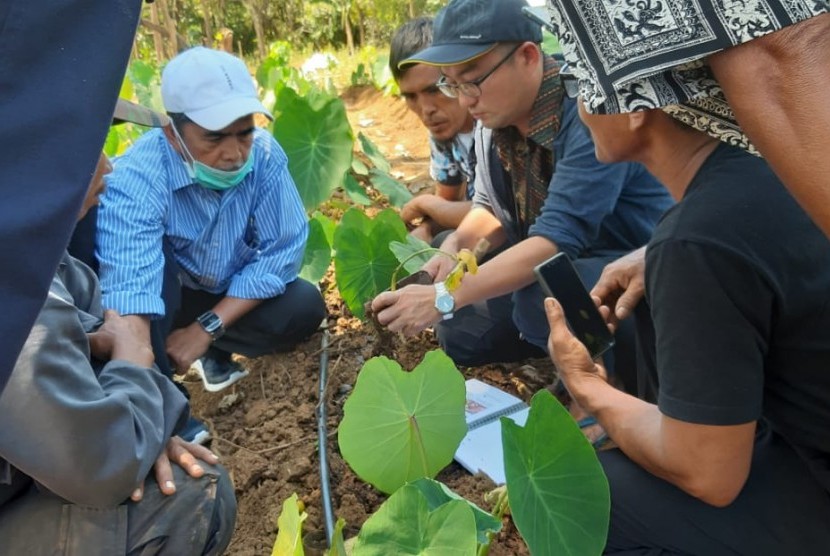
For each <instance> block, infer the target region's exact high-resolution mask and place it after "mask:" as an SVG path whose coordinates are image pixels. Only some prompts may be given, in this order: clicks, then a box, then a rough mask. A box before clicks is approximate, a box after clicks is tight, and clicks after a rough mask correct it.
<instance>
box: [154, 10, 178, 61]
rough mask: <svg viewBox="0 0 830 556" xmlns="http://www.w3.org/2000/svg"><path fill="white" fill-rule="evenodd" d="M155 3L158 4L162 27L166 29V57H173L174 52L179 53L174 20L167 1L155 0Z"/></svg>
mask: <svg viewBox="0 0 830 556" xmlns="http://www.w3.org/2000/svg"><path fill="white" fill-rule="evenodd" d="M155 4H158V7H159V11H160V13H161V17H162V19H163V20H164V21H163V22H162V24H163V25H164V28H165V29H167V38H168V41H167V52H168V58H171V59H172V58H175V56H176V54H178V53H179V44H178V43H179V41H178V33H177V32H176V20H175V19H173V14H172V13H171V12H170V6H169V4H168V3H167V0H156V1H155Z"/></svg>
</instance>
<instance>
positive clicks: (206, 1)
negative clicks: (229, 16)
mask: <svg viewBox="0 0 830 556" xmlns="http://www.w3.org/2000/svg"><path fill="white" fill-rule="evenodd" d="M212 12H213V10H211V7H210V0H202V15H203V18H204V26H203V27H202V28H203V29H204V31H205V38H204V40H203V41H202V44H203V45H205V46H209V47H212V46H213V40H214V39H213V21H212V17H211V13H212Z"/></svg>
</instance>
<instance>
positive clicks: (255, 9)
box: [245, 0, 268, 60]
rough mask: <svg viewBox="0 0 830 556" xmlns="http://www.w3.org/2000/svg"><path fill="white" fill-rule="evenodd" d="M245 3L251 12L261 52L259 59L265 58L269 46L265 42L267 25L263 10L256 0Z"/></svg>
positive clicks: (248, 0) (259, 51) (257, 45)
mask: <svg viewBox="0 0 830 556" xmlns="http://www.w3.org/2000/svg"><path fill="white" fill-rule="evenodd" d="M245 5H246V6H247V7H248V11H249V12H250V13H251V21H252V22H253V24H254V33H255V34H256V47H257V52H258V53H259V59H260V60H264V59H265V57H266V56H268V48H267V45H266V44H265V26H264V25H263V22H262V19H263V18H262V11H261V10H260V9H259V5H258V4H257V2H256V1H255V0H247V1H246V2H245Z"/></svg>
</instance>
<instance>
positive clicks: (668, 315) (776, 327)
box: [646, 145, 830, 487]
mask: <svg viewBox="0 0 830 556" xmlns="http://www.w3.org/2000/svg"><path fill="white" fill-rule="evenodd" d="M646 292H647V294H646V295H647V299H648V301H649V304H650V307H651V312H652V317H653V319H654V328H655V333H656V352H655V356H656V367H657V369H656V372H657V377H658V381H659V394H658V406H659V408H660V410H661V411H662V412H663V413H664V414H665V415H668V416H670V417H673V418H675V419H679V420H681V421H686V422H692V423H700V424H709V425H734V424H741V423H747V422H751V421H755V420H758V419H761V418H763V419H765V420H766V421H767V422H768V423H769V425H770V426H771V427H772V428H773V430H775V431H776V432H778V433H779V434H781V435H782V436H783V437H784V438H786V439H787V440H788V441H789V442H790V443H791V444H792V445H793V446H795V447H796V448H797V449H798V450H799V451H800V453H801V454H802V455H803V456H804V457H805V458H806V459H808V460H811V466H812V467H813V468H814V470H815V471H817V474H818V476H819V478H820V480H821V481H822V482H823V484H824V485H825V486H827V487H830V472H828V470H830V241H828V240H827V238H826V237H825V236H824V234H823V233H822V232H821V231H820V230H819V229H818V228H817V227H816V226H815V225H814V224H813V223H812V221H811V220H810V219H809V218H808V217H807V215H806V213H805V212H804V211H803V210H801V208H800V207H799V206H798V205H797V204H796V202H795V201H794V200H793V198H792V197H791V196H790V195H789V193H788V192H787V191H786V189H785V188H784V186H783V185H782V184H781V182H780V181H779V180H778V179H777V178H776V176H775V175H774V174H773V173H772V171H771V170H770V169H769V166H768V165H767V164H766V163H765V162H764V161H763V160H761V159H759V158H757V157H754V156H752V155H749V154H747V153H745V152H744V151H742V150H740V149H737V148H735V147H730V146H727V145H720V146H718V147H717V149H716V150H715V151H714V152H713V153H712V154H711V155H710V156H709V158H708V159H707V160H706V162H705V163H704V164H703V166H702V167H701V169H700V170H699V171H698V174H697V175H696V176H695V178H694V180H693V181H692V183H691V184H690V186H689V188H688V189H687V191H686V193H685V196H684V198H683V200H682V202H680V203H679V204H678V205H676V206H675V207H673V208H672V209H670V210H669V211H668V212H667V213H666V214H665V216H664V217H663V219H662V220H661V221H660V223H659V224H658V226H657V228H656V229H655V232H654V236H653V238H652V240H651V242H650V243H649V246H648V251H647V255H646ZM652 370H653V369H652Z"/></svg>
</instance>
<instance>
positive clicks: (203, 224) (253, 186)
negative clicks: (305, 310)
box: [96, 129, 308, 317]
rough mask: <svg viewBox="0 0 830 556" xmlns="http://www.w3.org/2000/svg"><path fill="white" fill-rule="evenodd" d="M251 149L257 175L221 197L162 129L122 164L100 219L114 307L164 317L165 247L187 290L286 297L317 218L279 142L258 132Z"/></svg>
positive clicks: (101, 252) (105, 285)
mask: <svg viewBox="0 0 830 556" xmlns="http://www.w3.org/2000/svg"><path fill="white" fill-rule="evenodd" d="M252 152H253V156H254V166H253V170H252V171H251V173H250V174H249V175H248V176H247V177H246V178H245V179H244V180H243V181H242V182H241V183H240V184H239V185H237V186H236V187H234V188H232V189H229V190H227V191H225V192H222V193H220V192H217V191H213V190H211V189H207V188H205V187H202V186H200V185H198V184H195V183H193V181H192V180H191V178H190V177H189V175H188V173H187V168H186V166H185V163H184V161H183V160H182V158H181V156H180V155H179V154H178V153H177V152H176V151H175V150H173V148H172V147H171V146H170V144H169V143H168V141H167V139H166V138H165V136H164V134H163V133H162V130H160V129H156V130H152V131H149V132H147V133H146V134H144V135H143V136H142V137H141V138H140V139H139V140H138V141H136V143H135V144H134V145H133V146H132V147H131V148H130V149H129V150H128V151H127V152H126V153H124V155H123V156H121V157H120V158H119V159H117V160H116V161H115V164H114V169H113V172H112V173H111V174H110V175H109V176H107V190H106V192H105V193H104V194H103V195H102V197H101V206H100V209H99V214H98V233H97V244H96V255H97V257H98V260H99V261H100V274H101V287H102V289H103V294H104V298H103V302H104V306H105V307H107V308H111V309H115V310H117V311H118V312H120V313H121V314H133V315H150V316H152V317H158V316H161V315H163V314H164V303H163V301H162V298H161V286H162V279H163V273H164V254H163V250H162V246H163V245H167V246H169V247H170V248H171V249H172V253H173V256H174V258H175V260H176V262H177V263H178V265H179V268H180V276H179V277H180V279H181V281H182V283H183V284H184V285H186V286H188V287H191V288H195V289H201V290H205V291H209V292H211V293H223V292H227V293H226V295H228V296H232V297H239V298H244V299H267V298H271V297H275V296H277V295H280V294H281V293H283V292H284V291H285V286H286V284H288V283H289V282H291V281H293V280H294V279H296V277H297V273H298V272H299V269H300V265H301V264H302V260H303V251H304V249H305V242H306V238H307V237H308V222H307V219H306V215H305V211H304V209H303V205H302V202H301V201H300V196H299V194H298V193H297V188H296V186H295V185H294V181H293V180H292V178H291V175H290V174H289V173H288V159H287V157H286V156H285V152H283V150H282V148H281V147H280V146H279V144H278V143H277V142H276V140H275V139H274V138H273V137H272V136H271V135H270V134H269V133H268V132H267V131H265V130H262V129H257V130H256V131H255V132H254V143H253V147H252Z"/></svg>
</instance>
